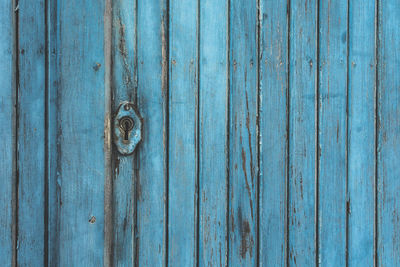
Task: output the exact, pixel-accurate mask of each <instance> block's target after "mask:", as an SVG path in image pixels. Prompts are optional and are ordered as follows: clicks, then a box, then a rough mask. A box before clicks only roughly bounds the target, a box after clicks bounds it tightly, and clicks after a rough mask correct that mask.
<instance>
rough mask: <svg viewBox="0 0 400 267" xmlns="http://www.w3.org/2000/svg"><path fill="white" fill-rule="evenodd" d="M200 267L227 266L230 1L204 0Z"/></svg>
mask: <svg viewBox="0 0 400 267" xmlns="http://www.w3.org/2000/svg"><path fill="white" fill-rule="evenodd" d="M199 49H200V50H199V60H200V66H199V78H200V85H199V88H200V89H199V90H200V97H199V112H200V114H199V116H200V128H199V138H200V147H199V160H200V163H199V164H200V165H199V175H200V177H199V192H200V193H199V198H200V204H199V205H200V206H199V208H200V211H199V216H200V226H199V227H200V228H199V237H198V238H199V266H226V265H227V252H228V248H227V238H228V232H227V230H228V229H227V226H228V225H227V208H228V191H227V190H228V188H227V168H228V166H227V163H228V162H227V159H228V158H227V156H228V155H227V153H228V148H227V147H226V145H227V134H228V133H227V118H228V99H227V96H228V95H227V94H228V92H229V91H228V71H229V70H228V68H229V66H228V2H227V1H219V0H205V1H204V0H202V1H201V2H200V48H199Z"/></svg>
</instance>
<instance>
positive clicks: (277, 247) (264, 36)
mask: <svg viewBox="0 0 400 267" xmlns="http://www.w3.org/2000/svg"><path fill="white" fill-rule="evenodd" d="M288 4H289V3H288V1H260V11H261V17H260V18H261V19H262V21H261V32H260V34H261V36H260V39H261V48H260V49H261V58H260V72H261V73H260V76H261V77H260V86H261V97H260V99H261V103H262V104H261V109H260V123H261V126H260V128H261V129H260V132H261V149H260V153H261V156H260V158H261V167H260V168H261V178H260V265H261V266H285V265H286V258H287V256H286V252H287V250H286V247H287V242H286V240H287V239H286V237H287V231H286V230H287V227H286V226H287V218H286V215H287V167H288V160H287V149H288V140H287V126H288V125H287V124H288V122H287V111H288V101H287V93H288V70H289V66H288V56H289V50H288V49H289V44H288V42H289V39H288V34H289V25H288V13H287V11H288V10H287V8H288Z"/></svg>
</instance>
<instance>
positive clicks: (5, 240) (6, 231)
mask: <svg viewBox="0 0 400 267" xmlns="http://www.w3.org/2000/svg"><path fill="white" fill-rule="evenodd" d="M14 8H15V7H14V2H13V1H2V2H0V25H1V27H0V57H1V61H0V81H1V84H2V86H1V88H0V140H1V143H0V170H1V176H0V183H1V187H0V206H1V207H2V210H1V216H0V265H1V266H12V265H13V251H14V244H13V242H14V234H15V231H14V230H13V228H14V226H13V225H14V224H15V221H14V207H13V206H14V204H15V203H14V199H13V198H14V192H15V189H14V186H15V179H14V178H15V175H14V174H15V173H14V166H15V165H14V164H15V118H16V117H15V115H16V114H15V109H14V106H15V89H16V86H15V78H16V77H15V52H16V51H15V50H14V49H15V43H14V39H15V28H14V27H15V24H14V17H15V15H14Z"/></svg>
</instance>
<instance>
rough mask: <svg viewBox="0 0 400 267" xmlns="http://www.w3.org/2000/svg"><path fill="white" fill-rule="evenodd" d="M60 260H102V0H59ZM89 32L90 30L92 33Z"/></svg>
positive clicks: (68, 262) (81, 263) (95, 263)
mask: <svg viewBox="0 0 400 267" xmlns="http://www.w3.org/2000/svg"><path fill="white" fill-rule="evenodd" d="M58 5H59V21H58V23H59V25H60V31H59V34H60V45H59V55H60V69H59V73H60V87H59V96H58V101H59V105H58V108H59V120H60V121H59V128H60V130H59V131H60V132H59V134H60V136H59V151H58V152H59V153H60V155H59V157H60V159H59V160H60V162H59V164H60V167H59V168H60V169H59V172H60V174H59V181H60V190H61V194H60V197H61V199H60V234H59V238H60V244H59V251H60V255H59V257H60V260H59V263H58V264H59V265H60V266H78V265H79V266H102V265H103V251H104V250H103V248H104V177H105V165H104V162H105V160H104V151H103V149H104V121H105V115H106V114H105V110H104V107H105V102H104V101H105V85H104V82H105V77H104V67H105V63H104V27H103V18H104V1H79V0H67V1H65V0H59V1H58ZM89 32H90V34H89Z"/></svg>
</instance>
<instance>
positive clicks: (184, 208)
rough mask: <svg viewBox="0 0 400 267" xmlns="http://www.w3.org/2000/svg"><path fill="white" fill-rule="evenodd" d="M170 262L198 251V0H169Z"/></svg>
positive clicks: (191, 261)
mask: <svg viewBox="0 0 400 267" xmlns="http://www.w3.org/2000/svg"><path fill="white" fill-rule="evenodd" d="M169 3H170V7H169V12H170V15H171V16H170V20H169V25H170V29H169V31H170V42H169V44H170V48H169V54H170V80H169V90H170V91H169V158H168V159H169V186H168V188H169V196H168V200H169V204H168V219H169V221H168V232H169V234H168V254H169V255H168V265H169V266H194V265H195V264H196V256H197V255H196V251H197V248H196V247H197V246H196V244H197V240H196V238H197V236H196V235H197V168H198V166H197V154H198V153H197V152H198V151H197V142H198V136H197V130H198V129H197V125H198V120H197V97H198V50H197V48H198V38H197V37H198V2H197V1H184V0H170V2H169Z"/></svg>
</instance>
